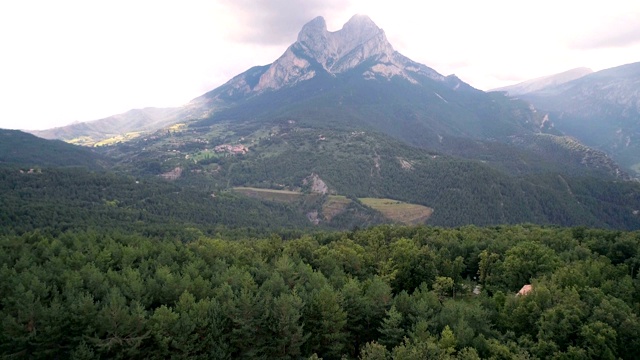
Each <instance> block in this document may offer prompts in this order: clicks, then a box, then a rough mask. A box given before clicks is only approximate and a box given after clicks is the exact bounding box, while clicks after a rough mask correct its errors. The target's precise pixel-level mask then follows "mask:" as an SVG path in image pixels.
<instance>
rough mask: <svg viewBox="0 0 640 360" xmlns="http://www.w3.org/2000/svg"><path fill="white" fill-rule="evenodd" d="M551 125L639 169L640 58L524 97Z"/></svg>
mask: <svg viewBox="0 0 640 360" xmlns="http://www.w3.org/2000/svg"><path fill="white" fill-rule="evenodd" d="M522 98H523V99H525V100H527V101H530V102H531V103H532V104H534V105H535V106H536V108H538V109H539V111H540V112H544V113H546V115H547V116H548V121H549V123H550V124H553V126H554V127H555V129H557V130H558V131H561V132H562V133H564V134H567V135H571V136H573V137H575V138H577V139H578V140H580V141H582V142H584V143H585V144H586V145H589V146H592V147H595V148H597V149H600V150H603V151H605V152H607V153H608V154H610V155H611V156H612V157H613V158H614V159H615V160H616V161H618V162H619V163H621V164H622V165H623V166H625V167H626V168H627V169H631V170H632V171H635V173H636V174H640V121H639V120H640V63H633V64H627V65H623V66H619V67H615V68H611V69H607V70H602V71H599V72H596V73H593V74H590V75H586V76H584V77H582V78H579V79H576V80H573V81H570V82H567V83H564V84H561V85H557V86H551V87H546V88H543V89H540V90H538V91H535V92H533V93H529V94H526V95H523V96H522Z"/></svg>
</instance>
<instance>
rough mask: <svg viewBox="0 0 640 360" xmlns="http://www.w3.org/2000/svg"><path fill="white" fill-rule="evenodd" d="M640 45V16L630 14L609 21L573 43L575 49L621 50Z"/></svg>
mask: <svg viewBox="0 0 640 360" xmlns="http://www.w3.org/2000/svg"><path fill="white" fill-rule="evenodd" d="M639 43H640V14H628V15H626V16H623V17H618V18H614V19H609V21H606V22H605V23H603V24H601V25H600V26H598V27H596V28H595V29H594V30H593V31H590V32H587V33H586V34H584V35H583V36H580V37H579V38H575V39H574V40H573V41H571V43H570V46H571V47H572V48H575V49H580V50H588V49H601V48H619V47H626V46H631V45H635V44H639Z"/></svg>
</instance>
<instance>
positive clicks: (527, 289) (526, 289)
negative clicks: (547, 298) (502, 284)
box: [516, 284, 533, 296]
mask: <svg viewBox="0 0 640 360" xmlns="http://www.w3.org/2000/svg"><path fill="white" fill-rule="evenodd" d="M531 290H533V286H532V285H531V284H527V285H525V286H523V287H522V289H520V291H518V293H517V294H516V296H519V295H529V293H530V292H531Z"/></svg>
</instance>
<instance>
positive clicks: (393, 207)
mask: <svg viewBox="0 0 640 360" xmlns="http://www.w3.org/2000/svg"><path fill="white" fill-rule="evenodd" d="M360 201H361V202H362V203H363V204H364V205H366V206H368V207H370V208H372V209H374V210H378V211H380V212H381V213H382V214H383V215H384V216H385V217H386V218H389V219H391V220H393V221H397V222H400V223H403V224H422V223H424V222H425V221H426V220H427V219H428V218H429V217H430V216H431V214H433V209H432V208H429V207H426V206H422V205H416V204H409V203H405V202H402V201H398V200H393V199H377V198H361V199H360Z"/></svg>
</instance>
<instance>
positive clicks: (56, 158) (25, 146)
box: [0, 129, 109, 169]
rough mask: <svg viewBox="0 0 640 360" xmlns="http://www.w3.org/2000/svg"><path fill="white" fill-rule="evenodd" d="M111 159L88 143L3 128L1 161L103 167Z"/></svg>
mask: <svg viewBox="0 0 640 360" xmlns="http://www.w3.org/2000/svg"><path fill="white" fill-rule="evenodd" d="M108 163H109V161H108V160H107V159H106V158H104V157H102V156H101V155H99V154H97V153H96V152H95V151H93V150H92V149H89V148H86V147H81V146H76V145H71V144H67V143H65V142H63V141H60V140H44V139H41V138H39V137H36V136H34V135H32V134H28V133H25V132H22V131H19V130H4V129H0V165H6V164H10V165H16V166H21V167H50V166H55V167H68V166H82V167H86V168H90V169H99V168H102V167H103V166H104V165H107V164H108Z"/></svg>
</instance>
